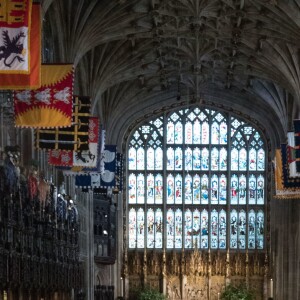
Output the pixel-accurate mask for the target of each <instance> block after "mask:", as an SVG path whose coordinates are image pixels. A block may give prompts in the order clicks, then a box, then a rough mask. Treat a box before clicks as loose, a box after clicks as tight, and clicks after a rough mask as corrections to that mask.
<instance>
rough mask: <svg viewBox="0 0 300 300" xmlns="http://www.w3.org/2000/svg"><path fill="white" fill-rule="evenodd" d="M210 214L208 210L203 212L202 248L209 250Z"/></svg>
mask: <svg viewBox="0 0 300 300" xmlns="http://www.w3.org/2000/svg"><path fill="white" fill-rule="evenodd" d="M208 234H209V232H208V212H207V210H206V209H204V210H202V212H201V248H203V249H207V248H208Z"/></svg>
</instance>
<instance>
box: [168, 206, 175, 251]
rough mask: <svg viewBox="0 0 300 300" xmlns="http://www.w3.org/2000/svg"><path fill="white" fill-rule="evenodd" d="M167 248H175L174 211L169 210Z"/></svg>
mask: <svg viewBox="0 0 300 300" xmlns="http://www.w3.org/2000/svg"><path fill="white" fill-rule="evenodd" d="M166 226H167V248H174V241H175V240H174V211H173V210H172V209H168V211H167V220H166Z"/></svg>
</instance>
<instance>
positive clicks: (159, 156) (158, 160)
mask: <svg viewBox="0 0 300 300" xmlns="http://www.w3.org/2000/svg"><path fill="white" fill-rule="evenodd" d="M162 168H163V152H162V149H161V148H157V149H156V150H155V170H162Z"/></svg>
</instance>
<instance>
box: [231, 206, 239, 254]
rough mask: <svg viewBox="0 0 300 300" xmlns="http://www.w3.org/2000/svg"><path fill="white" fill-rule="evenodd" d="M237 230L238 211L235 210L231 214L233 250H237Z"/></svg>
mask: <svg viewBox="0 0 300 300" xmlns="http://www.w3.org/2000/svg"><path fill="white" fill-rule="evenodd" d="M237 228H238V216H237V211H236V210H235V209H233V210H232V211H231V212H230V248H233V249H237Z"/></svg>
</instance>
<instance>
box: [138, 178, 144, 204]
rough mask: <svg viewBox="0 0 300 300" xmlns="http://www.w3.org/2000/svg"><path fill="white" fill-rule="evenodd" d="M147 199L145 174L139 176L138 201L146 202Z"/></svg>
mask: <svg viewBox="0 0 300 300" xmlns="http://www.w3.org/2000/svg"><path fill="white" fill-rule="evenodd" d="M144 201H145V179H144V175H142V174H139V175H138V176H137V203H144Z"/></svg>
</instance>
